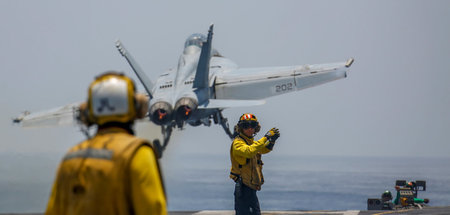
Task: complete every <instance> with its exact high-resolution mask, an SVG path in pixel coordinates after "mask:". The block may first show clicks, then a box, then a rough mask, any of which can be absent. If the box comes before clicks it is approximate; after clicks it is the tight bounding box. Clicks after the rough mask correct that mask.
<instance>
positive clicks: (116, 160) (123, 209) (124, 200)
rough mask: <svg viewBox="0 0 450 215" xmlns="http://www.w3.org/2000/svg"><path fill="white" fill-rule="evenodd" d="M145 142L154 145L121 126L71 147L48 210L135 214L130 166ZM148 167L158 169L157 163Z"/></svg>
mask: <svg viewBox="0 0 450 215" xmlns="http://www.w3.org/2000/svg"><path fill="white" fill-rule="evenodd" d="M144 145H146V146H149V147H151V145H150V143H149V142H147V141H146V140H143V139H140V138H137V137H135V136H133V135H130V134H128V133H126V132H124V131H123V130H122V129H120V128H109V129H105V130H103V131H100V132H99V133H97V135H96V136H95V137H94V138H92V139H90V140H86V141H84V142H82V143H80V144H78V145H76V146H75V147H73V148H72V149H70V150H69V152H68V153H67V154H66V155H65V157H64V158H63V161H62V163H61V164H60V167H59V170H58V174H57V179H56V181H55V184H54V187H53V193H52V196H51V199H50V201H49V206H48V208H47V211H46V214H58V215H63V214H65V215H70V214H74V215H75V214H77V215H78V214H83V215H94V214H95V215H97V214H111V215H112V214H117V215H129V214H134V213H135V212H134V209H133V202H132V199H133V198H132V192H131V184H130V180H131V179H130V168H129V166H130V163H131V160H132V158H133V156H134V154H135V153H136V151H137V150H138V148H139V147H141V146H144ZM148 168H157V169H158V172H159V166H158V165H156V166H149V167H148ZM160 177H161V175H160V174H159V178H157V179H155V180H161V178H160ZM161 182H162V180H161ZM164 204H165V202H164ZM164 207H165V205H164Z"/></svg>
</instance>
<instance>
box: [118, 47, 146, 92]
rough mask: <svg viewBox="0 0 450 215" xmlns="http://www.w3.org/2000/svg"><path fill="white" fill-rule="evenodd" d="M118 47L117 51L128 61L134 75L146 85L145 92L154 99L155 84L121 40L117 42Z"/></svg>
mask: <svg viewBox="0 0 450 215" xmlns="http://www.w3.org/2000/svg"><path fill="white" fill-rule="evenodd" d="M116 47H117V50H119V52H120V54H121V55H122V56H123V57H124V58H125V59H127V61H128V64H130V66H131V68H132V69H133V71H134V73H136V76H137V77H138V78H139V80H140V81H141V83H142V85H144V88H145V91H147V93H148V96H149V97H150V99H152V98H153V95H152V91H151V90H152V89H153V82H152V81H151V80H150V79H149V78H148V77H147V75H145V73H144V71H143V70H142V69H141V67H140V66H139V64H137V62H136V61H135V60H134V58H133V56H131V54H130V53H128V51H127V50H126V49H125V47H124V46H123V45H122V43H121V42H120V40H117V41H116Z"/></svg>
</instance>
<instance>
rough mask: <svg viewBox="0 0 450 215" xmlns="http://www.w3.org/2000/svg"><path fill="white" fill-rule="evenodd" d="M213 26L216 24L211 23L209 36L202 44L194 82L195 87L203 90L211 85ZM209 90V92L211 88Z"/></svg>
mask: <svg viewBox="0 0 450 215" xmlns="http://www.w3.org/2000/svg"><path fill="white" fill-rule="evenodd" d="M213 28H214V24H211V25H210V26H209V31H208V38H207V40H206V42H204V43H203V45H202V52H201V53H200V59H199V61H198V66H197V72H196V73H195V79H194V84H193V86H192V87H193V88H196V89H197V90H200V91H203V90H202V89H205V88H208V87H209V60H210V59H211V43H212V35H213ZM207 91H208V92H209V90H207ZM208 97H209V96H208Z"/></svg>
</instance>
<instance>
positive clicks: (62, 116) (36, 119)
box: [13, 102, 81, 127]
mask: <svg viewBox="0 0 450 215" xmlns="http://www.w3.org/2000/svg"><path fill="white" fill-rule="evenodd" d="M80 104H81V102H79V103H73V104H69V105H65V106H62V107H58V108H54V109H51V110H47V111H41V112H36V113H29V112H25V113H24V114H22V115H21V116H19V117H17V118H15V119H13V122H15V123H21V124H22V126H23V127H53V126H61V125H73V124H75V114H76V112H77V111H78V107H79V106H80Z"/></svg>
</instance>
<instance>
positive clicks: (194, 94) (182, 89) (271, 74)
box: [13, 25, 353, 149]
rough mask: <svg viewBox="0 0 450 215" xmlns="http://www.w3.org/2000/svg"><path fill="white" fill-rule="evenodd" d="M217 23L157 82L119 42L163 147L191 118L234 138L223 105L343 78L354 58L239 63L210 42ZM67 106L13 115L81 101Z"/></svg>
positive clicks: (34, 120) (29, 118) (35, 119)
mask: <svg viewBox="0 0 450 215" xmlns="http://www.w3.org/2000/svg"><path fill="white" fill-rule="evenodd" d="M213 27H214V25H210V27H209V31H208V34H207V36H205V35H203V34H198V33H197V34H192V35H191V36H189V37H188V38H187V40H186V42H185V44H184V50H183V53H182V54H181V56H180V58H179V60H178V66H177V67H176V68H174V69H169V70H168V71H166V72H164V73H163V74H161V75H160V76H159V77H158V78H157V80H156V81H155V82H154V81H152V80H150V79H149V78H148V77H147V75H146V74H145V73H144V71H143V70H142V69H141V67H140V66H139V65H138V64H137V62H136V61H135V60H134V58H133V57H132V55H131V54H130V53H129V52H128V51H127V50H126V49H125V47H124V45H123V44H122V43H121V42H120V41H117V42H116V47H117V49H118V50H119V52H120V54H121V55H122V56H123V57H124V58H125V59H126V60H127V61H128V63H129V65H130V66H131V68H132V69H133V71H134V72H135V74H136V75H137V77H138V78H139V80H140V82H141V83H142V85H143V87H144V88H145V91H146V93H147V94H148V96H149V98H150V104H149V110H148V118H149V120H150V121H151V122H153V123H154V124H156V125H159V126H161V131H162V134H163V146H162V147H163V149H164V148H165V147H166V146H167V144H168V142H169V139H170V136H171V133H172V130H173V129H174V128H178V129H182V128H183V127H184V126H186V125H187V124H189V125H191V126H199V125H205V126H210V125H211V120H212V121H213V122H214V123H215V124H220V125H221V126H222V127H223V129H224V131H225V133H226V134H227V135H228V136H229V137H230V138H233V132H232V131H231V130H230V127H229V125H228V122H227V119H226V118H225V117H224V116H223V115H222V111H223V110H224V109H225V108H232V107H242V106H254V105H262V104H264V103H265V100H264V99H266V98H268V97H271V96H277V95H281V94H285V93H290V92H294V91H297V90H302V89H305V88H309V87H313V86H316V85H319V84H323V83H326V82H330V81H333V80H337V79H341V78H345V77H346V73H347V70H348V68H349V67H350V66H351V64H352V63H353V59H352V58H350V59H349V60H347V61H344V62H339V63H329V64H315V65H299V66H285V67H267V68H239V67H238V65H236V64H235V63H234V62H233V61H231V60H230V59H228V58H225V57H224V56H222V55H221V54H220V53H219V52H218V51H217V50H216V49H213V48H212V39H213ZM69 106H70V107H69ZM69 106H64V107H62V108H59V109H55V111H53V112H46V113H45V114H27V115H21V116H19V117H17V118H15V119H13V120H14V121H15V122H22V124H23V126H36V125H40V124H42V123H43V122H44V124H45V121H46V119H47V118H49V119H51V121H52V122H53V124H62V122H67V115H68V114H69V115H71V116H73V117H75V118H76V115H77V108H78V104H73V105H69ZM70 109H72V111H70ZM68 110H69V111H68ZM62 116H65V117H62ZM59 118H64V120H63V121H60V120H58V119H59Z"/></svg>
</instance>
